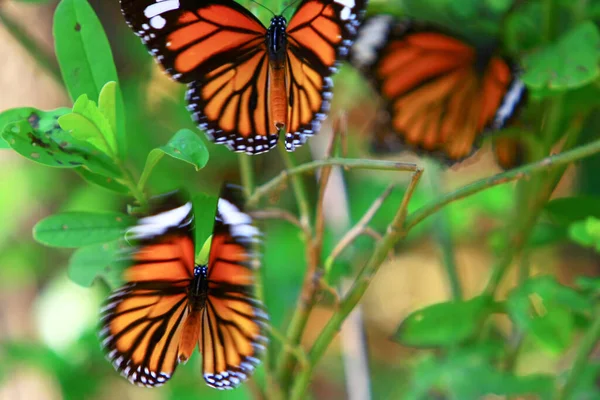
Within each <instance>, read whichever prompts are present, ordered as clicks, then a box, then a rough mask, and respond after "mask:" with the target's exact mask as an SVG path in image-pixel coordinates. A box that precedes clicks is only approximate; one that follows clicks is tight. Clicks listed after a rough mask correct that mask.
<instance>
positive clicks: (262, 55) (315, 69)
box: [121, 0, 367, 154]
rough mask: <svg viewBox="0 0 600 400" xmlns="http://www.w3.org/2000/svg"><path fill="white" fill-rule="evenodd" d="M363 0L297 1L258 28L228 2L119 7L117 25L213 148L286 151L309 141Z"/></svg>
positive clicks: (189, 0)
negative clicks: (180, 99)
mask: <svg viewBox="0 0 600 400" xmlns="http://www.w3.org/2000/svg"><path fill="white" fill-rule="evenodd" d="M366 2H367V0H302V1H301V2H300V4H299V6H298V8H297V9H296V12H295V13H294V15H293V16H292V18H291V19H290V21H289V23H288V22H287V21H286V19H285V18H284V17H283V16H281V15H275V16H273V18H272V19H271V23H270V25H269V27H268V28H267V27H265V26H264V25H263V24H262V23H261V22H260V21H259V20H258V19H257V18H256V17H255V16H254V15H253V14H252V13H251V12H250V11H248V10H247V9H246V8H244V7H243V6H241V5H240V4H238V3H236V2H235V1H233V0H204V1H199V0H121V10H122V12H123V15H124V16H125V20H126V21H127V23H128V24H129V26H130V27H131V28H132V29H133V30H134V32H135V33H136V34H137V35H138V36H139V37H140V38H141V39H142V42H143V43H144V44H145V45H146V46H147V48H148V49H149V50H150V53H151V54H152V55H153V56H154V57H155V58H156V60H157V61H158V63H159V64H161V65H162V67H163V68H164V69H165V71H166V72H167V74H169V75H170V76H171V77H172V78H173V79H175V80H176V81H178V82H182V83H187V84H188V91H187V94H186V100H187V103H188V106H187V107H188V110H189V111H190V113H191V114H192V117H193V119H194V121H195V122H196V123H197V124H198V126H199V127H200V128H201V129H203V130H204V132H205V133H206V135H207V137H208V138H209V139H210V140H212V141H214V142H215V143H220V144H224V145H226V146H227V147H228V148H229V149H230V150H232V151H236V152H245V153H247V154H259V153H263V152H266V151H268V150H270V149H271V148H272V147H274V146H275V145H276V144H277V141H278V139H279V132H280V131H281V132H283V131H285V148H286V150H288V151H293V150H294V149H295V147H297V146H300V145H302V144H303V143H305V141H306V138H307V136H311V135H313V134H316V133H317V132H318V131H319V128H320V122H321V121H322V120H323V119H325V117H326V113H327V112H328V110H329V102H330V100H331V98H332V92H331V91H332V87H333V83H332V80H331V76H332V74H333V73H334V72H335V71H336V69H337V67H338V64H339V62H340V61H341V60H342V59H344V58H345V57H346V56H347V53H348V49H349V47H350V45H351V44H352V41H353V39H354V37H355V36H356V33H357V29H358V26H359V24H360V21H361V20H362V16H363V14H364V10H365V7H366Z"/></svg>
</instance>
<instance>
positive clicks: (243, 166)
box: [238, 153, 254, 197]
mask: <svg viewBox="0 0 600 400" xmlns="http://www.w3.org/2000/svg"><path fill="white" fill-rule="evenodd" d="M251 157H252V156H249V155H248V154H243V153H242V154H240V155H239V156H238V160H239V162H240V177H241V179H242V186H244V190H245V191H246V197H250V196H251V195H252V193H253V192H254V168H253V166H252V158H251Z"/></svg>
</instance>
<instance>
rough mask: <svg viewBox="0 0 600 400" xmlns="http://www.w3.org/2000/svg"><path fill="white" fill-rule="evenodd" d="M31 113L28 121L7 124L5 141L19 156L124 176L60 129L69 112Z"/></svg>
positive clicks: (54, 165) (86, 146)
mask: <svg viewBox="0 0 600 400" xmlns="http://www.w3.org/2000/svg"><path fill="white" fill-rule="evenodd" d="M31 110H32V111H30V113H29V115H28V116H27V119H23V120H20V121H17V122H12V123H9V124H7V125H6V126H5V127H4V131H3V132H2V137H3V138H4V140H6V142H7V143H8V144H9V146H10V147H11V148H12V149H13V150H15V151H16V152H17V153H19V154H21V155H22V156H23V157H26V158H28V159H30V160H32V161H35V162H37V163H40V164H43V165H46V166H50V167H58V168H77V167H82V166H83V167H86V168H88V169H89V170H90V171H92V172H95V173H99V174H102V175H106V176H111V177H118V176H120V174H121V173H120V171H119V169H118V168H117V167H116V166H115V165H114V162H113V161H112V160H111V159H110V158H108V157H107V156H106V155H105V154H104V153H102V152H100V151H99V150H98V149H97V148H95V147H94V146H92V145H91V144H89V143H86V142H83V141H81V140H77V139H75V138H73V137H72V136H71V134H70V133H69V132H66V131H64V130H62V129H61V128H60V126H59V125H58V123H57V119H58V118H59V117H61V116H63V115H65V114H66V113H67V112H68V109H65V108H59V109H56V110H54V111H40V110H36V109H31Z"/></svg>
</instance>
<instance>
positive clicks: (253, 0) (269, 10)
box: [250, 0, 275, 16]
mask: <svg viewBox="0 0 600 400" xmlns="http://www.w3.org/2000/svg"><path fill="white" fill-rule="evenodd" d="M250 1H251V2H252V3H255V4H258V5H259V6H261V7H262V8H264V9H265V10H267V11H268V12H270V13H271V14H273V16H275V13H274V12H273V11H271V9H270V8H269V7H266V6H263V5H262V4H260V3H259V2H258V1H256V0H250Z"/></svg>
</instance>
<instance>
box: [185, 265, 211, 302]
mask: <svg viewBox="0 0 600 400" xmlns="http://www.w3.org/2000/svg"><path fill="white" fill-rule="evenodd" d="M207 296H208V267H207V266H206V265H197V266H196V267H195V268H194V278H193V279H192V283H191V284H190V288H189V291H188V302H189V305H190V308H192V310H201V309H203V308H204V306H205V304H206V298H207Z"/></svg>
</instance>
